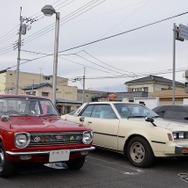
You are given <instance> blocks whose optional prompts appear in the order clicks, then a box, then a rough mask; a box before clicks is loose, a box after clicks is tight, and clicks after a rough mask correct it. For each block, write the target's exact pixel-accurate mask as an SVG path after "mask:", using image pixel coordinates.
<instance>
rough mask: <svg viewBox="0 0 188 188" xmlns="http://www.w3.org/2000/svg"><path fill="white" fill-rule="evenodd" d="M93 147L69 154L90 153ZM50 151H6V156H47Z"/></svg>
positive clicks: (75, 150) (79, 149) (74, 150)
mask: <svg viewBox="0 0 188 188" xmlns="http://www.w3.org/2000/svg"><path fill="white" fill-rule="evenodd" d="M94 149H95V147H93V146H91V147H89V148H78V149H70V153H72V152H84V151H92V150H94ZM49 153H50V150H48V151H29V152H12V151H6V154H8V155H11V156H16V155H40V154H41V155H43V154H49Z"/></svg>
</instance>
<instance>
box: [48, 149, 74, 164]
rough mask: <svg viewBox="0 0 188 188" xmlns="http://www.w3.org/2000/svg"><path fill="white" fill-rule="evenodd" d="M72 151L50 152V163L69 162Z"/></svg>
mask: <svg viewBox="0 0 188 188" xmlns="http://www.w3.org/2000/svg"><path fill="white" fill-rule="evenodd" d="M69 156H70V150H53V151H50V156H49V162H57V161H68V160H69Z"/></svg>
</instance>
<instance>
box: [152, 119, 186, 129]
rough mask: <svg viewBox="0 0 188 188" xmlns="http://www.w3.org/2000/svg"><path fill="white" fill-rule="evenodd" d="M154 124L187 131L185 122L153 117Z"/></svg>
mask: <svg viewBox="0 0 188 188" xmlns="http://www.w3.org/2000/svg"><path fill="white" fill-rule="evenodd" d="M154 124H156V126H158V127H162V128H166V129H169V130H171V131H188V124H187V123H182V122H175V121H170V120H164V119H161V118H154Z"/></svg>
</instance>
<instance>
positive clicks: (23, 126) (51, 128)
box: [7, 116, 86, 132]
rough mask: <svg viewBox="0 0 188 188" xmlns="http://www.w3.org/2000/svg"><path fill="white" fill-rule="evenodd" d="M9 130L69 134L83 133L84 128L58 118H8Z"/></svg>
mask: <svg viewBox="0 0 188 188" xmlns="http://www.w3.org/2000/svg"><path fill="white" fill-rule="evenodd" d="M7 123H8V122H7ZM10 123H11V125H10V128H11V129H14V130H15V131H22V132H23V131H27V132H40V131H42V132H59V131H61V132H62V131H63V132H66V131H68V132H70V131H84V130H86V127H84V126H82V125H81V124H76V123H72V122H67V121H64V120H62V119H61V118H59V117H49V116H48V117H37V116H28V117H27V116H25V117H19V116H16V117H10Z"/></svg>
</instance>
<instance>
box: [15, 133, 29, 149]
mask: <svg viewBox="0 0 188 188" xmlns="http://www.w3.org/2000/svg"><path fill="white" fill-rule="evenodd" d="M14 143H15V146H16V147H17V148H26V147H27V146H28V145H29V143H30V134H29V133H26V132H22V133H16V134H15V138H14Z"/></svg>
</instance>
